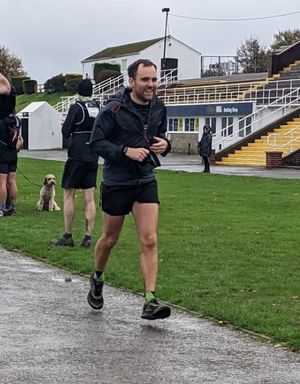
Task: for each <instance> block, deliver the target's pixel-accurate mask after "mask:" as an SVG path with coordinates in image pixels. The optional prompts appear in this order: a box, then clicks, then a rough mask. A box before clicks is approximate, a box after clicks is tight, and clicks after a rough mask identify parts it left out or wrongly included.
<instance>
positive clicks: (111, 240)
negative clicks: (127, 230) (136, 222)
mask: <svg viewBox="0 0 300 384" xmlns="http://www.w3.org/2000/svg"><path fill="white" fill-rule="evenodd" d="M118 240H119V236H118V235H114V234H109V233H104V234H103V235H102V237H101V242H102V244H103V245H104V246H105V247H106V248H108V249H111V248H113V247H114V246H115V245H116V244H117V242H118Z"/></svg>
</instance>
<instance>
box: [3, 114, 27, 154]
mask: <svg viewBox="0 0 300 384" xmlns="http://www.w3.org/2000/svg"><path fill="white" fill-rule="evenodd" d="M5 123H6V126H7V128H8V131H9V135H8V143H7V146H8V147H9V148H11V149H16V150H17V151H19V150H20V149H21V148H22V146H23V142H24V140H23V138H22V136H21V127H22V123H21V119H19V117H18V116H8V117H7V118H6V119H5Z"/></svg>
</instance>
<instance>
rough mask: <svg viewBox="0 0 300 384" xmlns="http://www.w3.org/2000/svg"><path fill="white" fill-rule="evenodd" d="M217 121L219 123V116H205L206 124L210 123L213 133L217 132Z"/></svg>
mask: <svg viewBox="0 0 300 384" xmlns="http://www.w3.org/2000/svg"><path fill="white" fill-rule="evenodd" d="M216 123H217V118H216V117H206V118H205V125H209V126H210V129H211V134H212V135H215V134H216Z"/></svg>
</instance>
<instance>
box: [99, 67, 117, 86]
mask: <svg viewBox="0 0 300 384" xmlns="http://www.w3.org/2000/svg"><path fill="white" fill-rule="evenodd" d="M120 75H121V73H120V72H119V71H114V70H112V69H104V70H103V71H100V72H98V73H97V75H96V77H95V83H96V84H98V83H101V82H102V81H104V80H107V79H110V78H114V77H118V76H120Z"/></svg>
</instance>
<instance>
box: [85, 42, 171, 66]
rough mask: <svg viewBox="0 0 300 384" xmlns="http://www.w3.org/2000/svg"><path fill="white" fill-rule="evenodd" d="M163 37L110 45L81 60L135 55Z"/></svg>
mask: <svg viewBox="0 0 300 384" xmlns="http://www.w3.org/2000/svg"><path fill="white" fill-rule="evenodd" d="M163 39H164V37H158V38H156V39H151V40H144V41H138V42H137V43H131V44H125V45H118V46H116V47H108V48H105V49H103V50H102V51H100V52H97V53H95V54H94V55H92V56H89V57H87V58H86V59H84V60H82V61H81V62H82V63H85V62H87V61H94V60H99V59H105V58H108V57H109V58H111V57H118V56H125V55H133V54H134V53H139V52H140V51H143V50H144V49H146V48H148V47H150V46H151V45H153V44H155V43H157V42H159V41H161V40H163Z"/></svg>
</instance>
